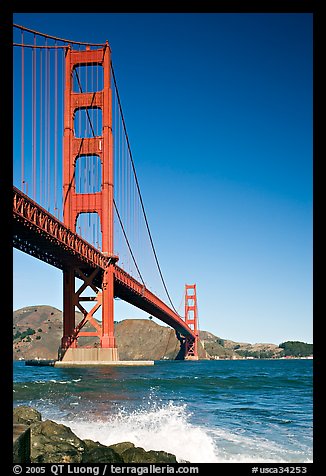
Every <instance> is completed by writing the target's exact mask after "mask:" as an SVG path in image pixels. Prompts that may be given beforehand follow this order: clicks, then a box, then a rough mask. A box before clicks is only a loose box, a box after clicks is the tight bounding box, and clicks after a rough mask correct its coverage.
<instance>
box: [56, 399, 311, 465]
mask: <svg viewBox="0 0 326 476" xmlns="http://www.w3.org/2000/svg"><path fill="white" fill-rule="evenodd" d="M190 420H191V414H190V413H189V412H188V411H187V405H176V404H174V403H172V402H170V403H168V404H164V405H162V404H160V405H156V404H155V403H154V402H151V401H149V402H148V408H147V409H141V410H136V411H133V412H131V413H130V412H127V411H126V410H125V409H123V408H121V409H120V410H119V411H118V413H116V414H113V415H111V416H109V417H107V418H106V419H105V421H104V420H103V419H102V420H94V419H93V418H92V419H91V420H87V419H84V420H81V419H79V420H78V419H77V420H76V419H73V420H72V421H67V420H65V421H60V423H63V424H65V425H68V426H70V427H71V429H72V430H73V431H74V432H75V433H76V435H77V436H79V437H80V438H82V439H86V438H87V439H91V440H94V441H99V442H100V443H102V444H104V445H112V444H115V443H119V442H123V441H131V442H132V443H134V444H135V445H136V446H140V447H142V448H144V449H145V450H146V451H149V450H157V451H160V450H164V451H167V452H169V453H172V454H174V455H176V457H177V460H178V462H182V461H189V462H191V463H218V462H226V463H234V462H257V463H258V462H266V463H268V462H287V461H289V462H291V461H299V462H302V460H303V459H305V461H304V462H310V461H311V459H309V458H302V453H301V452H298V454H295V452H293V451H291V452H290V451H289V450H286V449H285V448H284V447H282V446H281V445H278V444H277V443H273V442H271V441H269V440H267V439H265V438H264V437H258V436H257V437H253V436H248V435H247V436H245V435H243V434H242V433H241V432H238V433H236V432H231V431H228V430H225V429H220V428H208V427H206V426H205V425H204V424H202V425H195V424H193V423H192V422H191V421H190ZM57 421H58V420H57Z"/></svg>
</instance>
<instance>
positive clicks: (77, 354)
mask: <svg viewBox="0 0 326 476" xmlns="http://www.w3.org/2000/svg"><path fill="white" fill-rule="evenodd" d="M118 360H119V355H118V349H117V348H111V349H110V348H109V349H104V348H101V347H99V348H96V347H94V348H91V349H86V348H83V347H77V348H76V349H72V348H70V349H67V350H66V351H65V352H64V353H63V355H62V358H61V359H60V362H85V361H87V362H88V361H90V362H99V361H104V362H116V361H118Z"/></svg>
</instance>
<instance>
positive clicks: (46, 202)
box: [44, 38, 49, 208]
mask: <svg viewBox="0 0 326 476" xmlns="http://www.w3.org/2000/svg"><path fill="white" fill-rule="evenodd" d="M47 43H48V40H47V38H46V39H45V45H46V46H47ZM48 94H49V93H48V50H47V49H46V50H45V64H44V208H47V205H48V187H47V177H48V169H47V167H48V134H47V132H48Z"/></svg>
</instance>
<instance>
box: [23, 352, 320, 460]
mask: <svg viewBox="0 0 326 476" xmlns="http://www.w3.org/2000/svg"><path fill="white" fill-rule="evenodd" d="M312 370H313V368H312V361H311V360H292V359H291V360H240V361H233V360H220V361H219V360H217V361H198V362H184V361H159V362H155V365H154V366H149V367H107V368H105V367H99V368H70V369H68V368H66V369H59V368H54V367H31V366H26V365H25V363H24V362H23V361H20V362H15V363H14V406H17V405H22V404H24V405H30V406H32V407H34V408H36V409H37V410H39V411H40V412H41V413H42V416H43V419H51V420H54V421H56V422H58V423H63V424H65V425H68V426H70V427H71V429H72V430H73V431H74V433H75V434H77V436H79V437H80V438H82V439H86V438H88V439H92V440H94V441H99V442H100V443H102V444H105V445H110V444H114V443H118V442H122V441H131V442H133V443H134V444H135V445H136V446H141V447H143V448H144V449H145V450H151V449H152V450H165V451H167V452H170V453H173V454H175V455H176V457H177V460H178V461H179V462H182V461H189V462H191V463H219V462H223V463H235V462H237V463H238V462H257V463H259V462H265V463H269V462H278V463H287V462H290V463H309V462H312V461H313V454H312V446H313V445H312V413H313V389H312V383H313V382H312Z"/></svg>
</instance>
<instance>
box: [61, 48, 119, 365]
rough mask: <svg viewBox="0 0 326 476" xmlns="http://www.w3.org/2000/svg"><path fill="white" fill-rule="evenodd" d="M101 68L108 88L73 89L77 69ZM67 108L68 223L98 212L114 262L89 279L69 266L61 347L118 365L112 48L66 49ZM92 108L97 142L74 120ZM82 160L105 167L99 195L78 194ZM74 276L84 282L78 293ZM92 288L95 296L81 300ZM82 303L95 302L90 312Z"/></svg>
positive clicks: (71, 356)
mask: <svg viewBox="0 0 326 476" xmlns="http://www.w3.org/2000/svg"><path fill="white" fill-rule="evenodd" d="M80 66H82V67H86V68H87V67H88V66H96V67H102V68H103V89H102V90H100V91H95V92H83V91H82V88H81V87H80V88H79V89H80V90H79V91H78V92H75V91H74V88H73V74H74V73H75V69H76V68H77V67H80ZM65 78H66V79H65V81H66V82H65V105H64V153H63V192H64V223H65V225H66V226H67V227H68V228H70V229H71V230H72V231H74V232H76V223H77V218H78V216H79V214H81V213H97V214H98V215H99V218H100V224H101V233H102V252H103V254H105V255H107V256H108V257H109V258H111V259H110V260H109V264H108V266H107V268H106V270H105V271H104V273H103V271H102V270H100V269H95V270H94V271H93V272H92V273H91V274H90V275H85V271H83V270H81V269H76V268H75V267H73V266H67V267H66V268H65V269H64V271H63V300H64V304H63V338H62V342H61V347H62V352H61V355H62V356H63V359H64V360H118V352H117V348H116V342H115V338H114V317H113V313H114V289H113V283H114V275H113V271H114V263H115V262H116V261H117V257H115V256H114V255H113V212H114V209H113V181H114V176H113V137H112V91H111V87H110V48H109V45H108V43H106V45H105V46H104V48H100V49H96V50H91V49H90V48H89V47H86V50H72V49H71V48H70V47H68V48H67V52H66V66H65ZM91 109H99V110H101V112H102V134H101V135H100V136H95V134H94V133H93V137H88V138H85V137H76V135H75V127H74V126H75V125H74V121H75V116H76V113H77V112H78V111H84V112H85V113H86V114H87V116H88V117H89V111H90V110H91ZM83 156H95V157H98V158H99V160H100V163H101V177H102V184H101V190H100V191H99V192H95V193H76V181H75V170H76V162H77V160H78V159H79V158H80V157H83ZM99 273H103V277H102V286H101V290H100V289H99V288H98V284H97V286H95V284H94V280H95V279H96V280H97V281H96V282H97V283H98V282H99ZM75 277H78V278H79V279H81V280H82V281H83V284H82V286H81V287H80V288H79V289H78V290H77V291H75ZM87 287H90V288H91V289H92V290H93V291H94V292H95V294H96V295H95V296H93V297H84V296H81V294H82V293H83V291H84V290H85V289H86V288H87ZM82 301H95V305H94V306H93V308H92V309H91V310H90V311H89V312H88V311H87V310H86V309H85V308H84V307H83V306H82V304H81V302H82ZM75 307H78V308H79V310H80V311H81V312H82V313H83V316H84V317H83V319H82V321H81V322H80V323H79V324H78V325H77V326H76V324H75ZM100 307H101V310H102V325H100V324H99V323H98V320H95V319H94V317H93V316H94V313H95V312H96V311H97V310H98V309H99V308H100ZM87 321H88V322H89V323H91V324H92V325H93V327H94V331H93V332H83V331H82V328H83V327H84V325H85V324H86V322H87ZM80 336H97V337H99V339H100V348H98V349H83V348H78V346H77V339H78V337H80Z"/></svg>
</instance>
